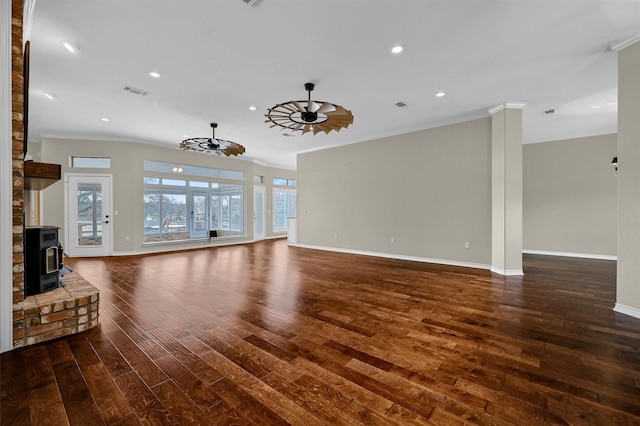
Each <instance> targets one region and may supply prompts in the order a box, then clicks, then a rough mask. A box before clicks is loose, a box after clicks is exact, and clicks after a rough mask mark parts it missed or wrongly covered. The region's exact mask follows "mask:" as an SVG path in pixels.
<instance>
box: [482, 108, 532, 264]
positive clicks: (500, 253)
mask: <svg viewBox="0 0 640 426" xmlns="http://www.w3.org/2000/svg"><path fill="white" fill-rule="evenodd" d="M524 105H525V104H524V103H504V104H500V105H497V106H495V107H493V108H491V109H490V110H489V113H490V114H491V272H496V273H498V274H501V275H523V272H522V108H524Z"/></svg>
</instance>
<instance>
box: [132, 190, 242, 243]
mask: <svg viewBox="0 0 640 426" xmlns="http://www.w3.org/2000/svg"><path fill="white" fill-rule="evenodd" d="M209 230H217V231H218V237H234V236H235V237H237V236H244V235H245V185H237V184H235V185H234V184H225V183H219V182H204V181H202V180H197V181H195V180H194V181H191V180H188V179H180V180H179V179H169V178H157V177H145V178H144V242H145V243H151V242H161V241H184V240H190V239H197V238H207V237H208V231H209Z"/></svg>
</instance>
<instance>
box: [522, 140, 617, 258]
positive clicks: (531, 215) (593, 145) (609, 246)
mask: <svg viewBox="0 0 640 426" xmlns="http://www.w3.org/2000/svg"><path fill="white" fill-rule="evenodd" d="M616 141H617V135H615V134H612V135H603V136H594V137H587V138H578V139H568V140H562V141H554V142H545V143H537V144H527V145H524V156H523V157H524V159H523V163H524V164H523V178H524V194H523V206H524V209H523V233H524V235H523V241H524V250H525V251H526V250H539V251H548V252H563V253H574V254H584V255H605V256H615V255H616V252H617V249H616V245H617V239H616V222H617V219H616V211H617V188H616V187H617V177H616V174H615V171H614V170H613V168H612V167H611V159H612V158H613V157H614V156H616V152H617V150H616Z"/></svg>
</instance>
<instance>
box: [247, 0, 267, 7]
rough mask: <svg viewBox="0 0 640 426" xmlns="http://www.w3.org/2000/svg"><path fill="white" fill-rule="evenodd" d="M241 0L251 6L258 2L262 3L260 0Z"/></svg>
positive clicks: (256, 4)
mask: <svg viewBox="0 0 640 426" xmlns="http://www.w3.org/2000/svg"><path fill="white" fill-rule="evenodd" d="M242 1H243V2H245V3H246V4H248V5H249V6H251V7H256V6H258V5H259V4H260V3H262V0H242Z"/></svg>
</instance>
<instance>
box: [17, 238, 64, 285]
mask: <svg viewBox="0 0 640 426" xmlns="http://www.w3.org/2000/svg"><path fill="white" fill-rule="evenodd" d="M24 254H25V262H24V265H25V268H24V278H25V287H24V294H25V296H32V295H35V294H40V293H44V292H47V291H51V290H54V289H56V288H58V287H59V285H60V278H59V274H58V272H59V271H60V269H61V259H62V246H61V245H60V242H59V240H58V227H56V226H27V227H26V228H25V240H24Z"/></svg>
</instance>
